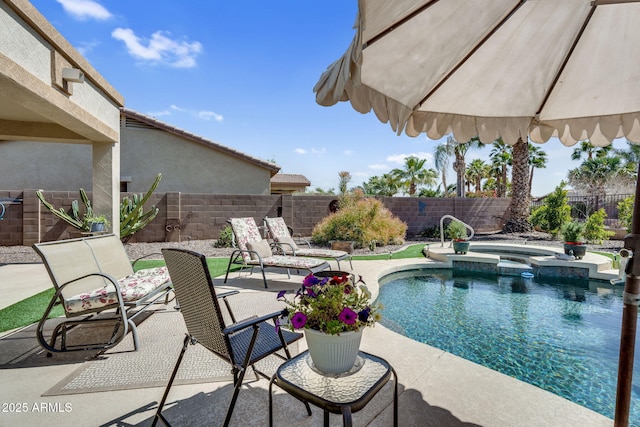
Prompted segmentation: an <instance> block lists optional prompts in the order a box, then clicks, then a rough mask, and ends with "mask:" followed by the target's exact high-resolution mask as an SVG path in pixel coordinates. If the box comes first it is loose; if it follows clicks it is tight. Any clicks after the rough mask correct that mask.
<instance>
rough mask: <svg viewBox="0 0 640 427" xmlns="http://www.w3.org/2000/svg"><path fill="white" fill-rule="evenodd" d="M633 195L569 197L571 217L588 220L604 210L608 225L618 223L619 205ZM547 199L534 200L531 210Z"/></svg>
mask: <svg viewBox="0 0 640 427" xmlns="http://www.w3.org/2000/svg"><path fill="white" fill-rule="evenodd" d="M629 196H633V194H606V195H604V196H602V195H600V196H568V197H567V198H568V202H569V205H571V217H572V218H575V219H586V218H587V217H588V216H589V215H591V214H592V213H593V212H595V211H597V210H599V209H601V208H604V210H605V212H606V213H607V219H606V220H605V223H606V224H615V223H617V222H618V203H619V202H621V201H622V200H624V199H626V198H627V197H629ZM545 198H546V197H541V198H539V199H535V200H532V202H531V209H532V210H533V209H535V208H537V207H540V206H542V205H544V202H545Z"/></svg>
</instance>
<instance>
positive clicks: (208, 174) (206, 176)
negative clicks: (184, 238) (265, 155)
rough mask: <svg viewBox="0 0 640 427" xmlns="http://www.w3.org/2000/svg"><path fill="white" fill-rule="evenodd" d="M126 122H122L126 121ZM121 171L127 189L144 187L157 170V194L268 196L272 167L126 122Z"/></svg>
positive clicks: (134, 189)
mask: <svg viewBox="0 0 640 427" xmlns="http://www.w3.org/2000/svg"><path fill="white" fill-rule="evenodd" d="M123 121H124V120H123ZM120 132H121V133H120V139H121V141H122V156H121V159H120V175H121V177H122V178H126V179H129V178H130V179H131V181H130V183H129V185H128V186H127V190H128V191H133V192H141V191H146V190H147V189H148V188H149V185H150V184H151V183H152V182H153V179H154V177H155V176H156V175H157V174H158V173H162V180H161V181H160V185H159V186H158V190H157V191H159V192H171V191H180V192H183V193H208V194H263V195H266V194H270V192H271V186H270V180H271V175H272V173H271V170H270V169H267V168H265V167H264V166H262V165H259V164H256V163H253V162H249V161H247V160H246V158H243V157H241V156H237V155H236V156H233V155H229V154H227V153H225V152H223V151H220V150H217V149H216V147H215V146H213V145H211V144H207V143H206V142H204V141H197V140H190V139H185V138H183V137H181V136H180V135H179V134H173V133H170V132H166V131H163V130H157V129H142V128H137V127H129V126H127V125H124V126H123V127H122V128H121V130H120Z"/></svg>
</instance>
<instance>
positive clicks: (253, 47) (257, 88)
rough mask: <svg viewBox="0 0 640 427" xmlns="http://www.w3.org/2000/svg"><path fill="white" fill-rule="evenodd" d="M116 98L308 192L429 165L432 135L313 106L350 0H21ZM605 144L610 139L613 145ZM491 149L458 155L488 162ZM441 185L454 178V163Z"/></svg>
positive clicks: (543, 176) (562, 170) (555, 169)
mask: <svg viewBox="0 0 640 427" xmlns="http://www.w3.org/2000/svg"><path fill="white" fill-rule="evenodd" d="M32 4H33V5H34V6H35V7H36V8H37V9H38V10H39V11H40V13H42V14H43V15H44V16H45V17H46V18H47V19H48V20H49V22H50V23H51V24H52V25H53V26H54V27H55V28H56V29H57V30H58V31H59V32H60V33H61V34H62V35H63V36H64V37H65V38H66V39H67V40H68V41H69V42H70V43H71V44H72V45H73V46H74V47H75V48H76V49H78V50H79V51H80V52H81V53H82V54H83V55H84V56H85V58H86V59H87V60H88V61H89V62H90V63H91V64H92V65H93V66H94V67H95V68H96V70H97V71H98V72H99V73H100V74H101V75H102V76H104V77H105V78H106V79H107V81H109V83H111V85H112V86H113V87H114V88H116V90H117V91H118V92H120V93H121V94H122V95H123V96H124V98H125V106H126V107H127V108H129V109H132V110H135V111H138V112H140V113H143V114H147V115H150V116H153V117H155V118H156V119H158V120H161V121H164V122H167V123H169V124H171V125H173V126H176V127H179V128H182V129H184V130H187V131H189V132H192V133H195V134H197V135H200V136H202V137H204V138H207V139H210V140H212V141H215V142H217V143H220V144H223V145H226V146H228V147H231V148H234V149H237V150H240V151H242V152H244V153H247V154H249V155H252V156H255V157H259V158H262V159H265V160H271V161H275V163H276V164H278V165H279V166H280V167H281V172H282V173H294V174H302V175H305V176H306V177H307V178H308V179H309V180H310V181H311V189H314V188H316V187H320V188H322V189H325V190H327V189H329V188H334V189H337V188H338V172H340V171H348V172H350V173H351V175H352V180H351V182H350V184H349V185H350V186H355V185H360V184H361V183H362V182H366V181H367V180H368V179H369V177H371V176H374V175H382V174H384V173H387V172H389V171H390V170H391V169H394V168H398V167H402V165H403V163H404V158H406V157H407V156H409V155H416V156H418V157H426V158H427V159H428V166H429V167H434V164H433V155H432V154H433V152H434V149H435V147H436V145H437V144H438V143H441V142H443V140H439V141H433V140H430V139H428V138H427V137H426V136H419V137H417V138H410V137H407V136H406V135H402V136H397V135H396V134H395V132H393V131H392V130H391V128H390V127H389V125H388V124H384V123H380V122H379V121H378V119H377V118H376V117H375V115H374V114H373V113H369V114H364V115H363V114H360V113H358V112H356V111H355V110H353V109H352V108H351V106H350V104H349V103H340V104H338V105H336V106H333V107H321V106H319V105H317V104H316V103H315V96H314V93H313V87H314V85H315V84H316V82H317V81H318V78H319V77H320V75H321V73H322V72H323V71H324V70H325V69H326V68H327V67H328V66H329V65H330V64H331V63H332V62H333V61H335V60H336V59H338V58H339V57H340V56H341V55H342V53H343V52H344V50H345V49H346V48H347V46H348V45H349V43H350V42H351V39H352V38H353V28H352V27H353V23H354V20H355V15H356V10H357V2H356V0H303V1H294V0H288V1H285V0H272V1H269V2H265V1H257V0H255V1H249V0H234V1H222V0H207V1H190V2H176V1H175V0H153V1H150V0H136V1H122V0H101V1H94V0H56V1H52V0H32ZM624 146H625V144H623V143H616V147H620V148H622V147H624ZM541 147H542V149H543V150H544V151H545V152H547V154H548V157H549V163H548V167H547V168H546V169H544V170H537V171H536V173H534V182H533V190H532V193H533V194H534V195H535V196H540V195H543V194H545V193H547V192H550V191H552V190H553V188H554V187H555V186H556V185H557V184H558V183H559V182H560V180H561V179H563V178H565V177H566V171H567V169H568V168H575V167H577V166H578V165H579V162H572V161H571V160H570V155H571V151H572V150H571V148H567V147H564V146H563V145H562V144H561V143H560V142H559V141H557V140H551V141H550V142H548V143H547V144H544V145H542V146H541ZM490 151H491V149H490V147H485V148H484V149H483V150H478V151H470V152H469V153H468V154H467V162H470V161H471V160H472V159H474V158H482V159H484V160H487V159H488V156H489V152H490ZM448 182H449V183H452V182H455V177H454V174H453V171H451V172H450V178H449V179H448Z"/></svg>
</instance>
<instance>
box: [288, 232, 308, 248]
mask: <svg viewBox="0 0 640 427" xmlns="http://www.w3.org/2000/svg"><path fill="white" fill-rule="evenodd" d="M291 237H292V238H293V241H294V242H296V244H297V245H307V247H308V248H311V242H310V241H308V240H307V239H305V238H304V237H302V234H295V235H292V236H291Z"/></svg>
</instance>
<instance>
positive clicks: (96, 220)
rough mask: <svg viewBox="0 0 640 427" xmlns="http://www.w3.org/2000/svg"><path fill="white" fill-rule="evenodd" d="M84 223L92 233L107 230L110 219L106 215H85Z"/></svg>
mask: <svg viewBox="0 0 640 427" xmlns="http://www.w3.org/2000/svg"><path fill="white" fill-rule="evenodd" d="M84 223H85V224H86V228H88V230H89V231H90V232H92V233H100V232H103V231H107V227H109V221H108V220H107V217H106V216H105V215H85V217H84Z"/></svg>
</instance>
